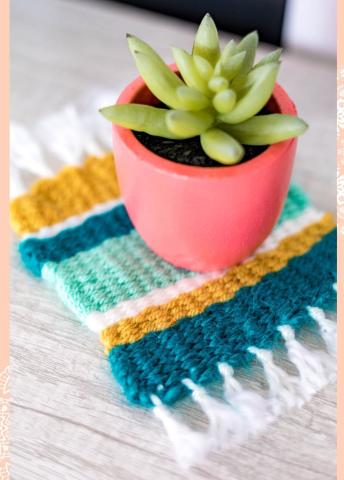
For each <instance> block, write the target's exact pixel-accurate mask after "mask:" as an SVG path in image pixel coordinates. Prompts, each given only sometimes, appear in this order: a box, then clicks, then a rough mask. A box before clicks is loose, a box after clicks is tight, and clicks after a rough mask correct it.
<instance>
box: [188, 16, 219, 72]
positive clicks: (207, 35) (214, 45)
mask: <svg viewBox="0 0 344 480" xmlns="http://www.w3.org/2000/svg"><path fill="white" fill-rule="evenodd" d="M192 55H200V56H201V57H204V58H205V59H206V60H208V61H209V62H210V63H211V65H215V63H216V61H217V60H218V58H219V56H220V47H219V36H218V33H217V28H216V25H215V23H214V20H213V19H212V18H211V16H210V15H209V13H207V14H206V15H205V16H204V17H203V20H202V21H201V24H200V26H199V27H198V30H197V33H196V37H195V41H194V44H193V49H192Z"/></svg>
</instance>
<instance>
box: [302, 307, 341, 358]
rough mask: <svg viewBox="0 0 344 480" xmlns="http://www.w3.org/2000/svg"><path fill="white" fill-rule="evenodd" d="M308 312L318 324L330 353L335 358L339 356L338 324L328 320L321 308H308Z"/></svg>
mask: <svg viewBox="0 0 344 480" xmlns="http://www.w3.org/2000/svg"><path fill="white" fill-rule="evenodd" d="M308 312H309V314H310V315H311V317H312V318H314V320H315V321H316V322H317V324H318V326H319V330H320V333H321V336H322V338H323V340H324V342H325V343H326V347H327V350H328V352H329V353H330V354H331V355H333V356H334V357H335V356H336V355H337V328H336V324H335V323H334V322H332V321H331V320H329V319H327V318H326V316H325V312H324V311H323V310H322V309H321V308H317V307H308Z"/></svg>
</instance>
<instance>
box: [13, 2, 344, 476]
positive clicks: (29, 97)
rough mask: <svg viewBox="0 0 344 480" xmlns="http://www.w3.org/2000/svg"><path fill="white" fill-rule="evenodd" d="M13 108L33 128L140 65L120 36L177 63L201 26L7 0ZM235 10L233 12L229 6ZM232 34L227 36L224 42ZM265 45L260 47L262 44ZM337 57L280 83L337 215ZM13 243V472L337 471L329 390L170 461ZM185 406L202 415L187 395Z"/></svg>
mask: <svg viewBox="0 0 344 480" xmlns="http://www.w3.org/2000/svg"><path fill="white" fill-rule="evenodd" d="M11 10H12V12H11V30H12V31H11V37H12V38H11V55H12V61H11V84H12V91H11V109H12V110H11V116H12V119H13V120H16V121H20V122H23V123H24V124H25V125H27V126H30V124H31V123H32V122H34V121H36V120H37V119H39V118H41V117H42V116H44V115H46V114H48V113H51V112H53V111H55V110H56V109H58V108H60V107H62V106H63V105H65V104H66V103H67V102H70V101H73V100H74V99H75V98H77V97H79V96H80V94H82V93H85V92H87V91H88V90H89V89H91V88H94V87H106V88H111V87H112V86H114V89H115V90H118V88H120V87H122V86H123V85H125V84H126V83H127V82H128V81H129V80H131V79H132V78H133V77H134V76H135V75H136V71H135V68H134V65H133V62H132V59H131V58H130V56H129V55H128V52H127V47H126V42H125V33H126V32H127V31H128V32H132V33H135V34H137V35H139V36H141V37H143V38H145V39H146V40H148V41H150V42H151V43H152V44H154V45H155V46H156V47H157V49H158V50H159V52H160V53H161V54H162V55H163V56H164V57H165V58H166V59H171V56H170V53H169V50H168V46H169V45H178V46H185V47H188V46H191V42H192V37H193V34H194V26H193V25H191V24H189V23H186V22H182V21H178V20H175V19H171V18H168V17H163V16H160V15H157V14H153V13H148V12H144V11H142V10H137V9H135V8H131V7H126V6H123V5H120V4H118V5H117V4H111V3H102V2H86V1H84V2H82V1H71V0H68V1H67V0H59V1H58V0H30V1H27V0H12V2H11ZM228 14H230V12H229V13H228ZM227 38H228V35H225V34H224V35H223V40H226V39H227ZM263 50H265V49H264V48H263ZM335 81H336V76H335V65H334V64H333V63H331V62H327V61H321V60H318V59H316V58H308V57H306V56H303V55H302V54H301V53H298V52H290V53H285V55H284V62H283V66H282V71H281V75H280V82H281V83H282V84H283V85H284V86H285V87H286V89H287V91H288V92H289V93H290V95H291V96H292V98H293V99H294V100H295V102H296V104H297V105H298V108H299V111H300V115H301V116H302V117H303V118H305V119H306V120H307V121H308V122H309V124H310V130H309V132H308V133H307V135H306V136H305V137H303V138H302V140H301V141H300V145H299V150H298V155H297V162H296V166H295V172H294V179H295V180H296V181H297V182H298V183H299V184H301V185H302V186H304V187H305V188H306V189H307V191H308V192H309V193H310V195H311V198H312V200H313V201H314V203H315V204H316V205H317V206H318V207H320V208H323V209H328V210H331V211H335V109H336V98H335V96H336V88H335ZM16 241H17V239H16V238H14V239H13V250H12V277H11V282H12V288H11V290H12V295H11V297H12V299H11V303H12V307H11V345H12V347H11V354H12V363H11V369H12V375H11V393H12V476H11V478H12V480H58V479H68V480H110V479H118V480H141V479H142V480H151V479H153V478H159V479H162V480H172V479H184V478H188V479H190V480H194V479H195V480H196V479H214V480H215V479H219V480H253V479H255V480H276V479H279V480H290V479H295V480H331V479H334V478H335V400H336V396H335V388H334V387H328V388H326V389H325V390H324V391H322V392H321V393H320V394H318V395H317V396H316V397H315V398H314V399H313V401H311V402H310V403H309V404H308V405H307V406H305V407H304V408H303V409H301V410H297V411H293V412H291V413H290V414H289V415H287V416H284V417H283V418H281V419H279V420H278V421H277V422H276V423H275V424H273V425H272V426H271V427H270V428H269V429H268V430H267V431H266V432H265V434H264V435H263V436H262V437H260V438H259V439H257V440H254V441H251V442H249V443H248V444H247V445H246V446H244V447H240V448H238V449H236V450H233V451H231V450H229V451H225V452H223V453H221V454H213V455H212V456H211V458H210V459H209V460H208V461H207V462H206V463H205V464H204V465H203V466H201V467H198V468H194V469H193V470H192V471H191V472H190V473H189V474H185V473H183V472H181V471H180V470H179V469H178V467H177V466H176V465H175V463H174V461H173V457H172V454H171V452H170V446H169V443H168V441H167V439H166V436H165V434H164V433H163V431H162V427H161V426H160V424H159V423H157V421H155V420H154V418H152V416H151V413H150V412H147V411H144V410H141V409H137V408H132V407H130V406H128V405H127V403H126V401H125V399H124V397H123V396H122V394H121V393H120V391H119V389H118V388H117V386H116V385H115V384H114V382H113V380H112V378H111V375H110V372H109V366H108V363H107V360H106V358H105V357H104V355H103V351H102V348H101V346H100V344H99V342H98V339H97V338H96V337H95V336H94V335H93V334H92V333H91V332H89V331H87V330H86V329H85V328H84V327H82V326H81V325H79V324H78V323H77V321H76V320H75V319H74V317H73V315H72V314H71V313H70V312H69V311H68V310H67V309H66V308H65V307H64V306H63V305H62V304H61V303H60V301H59V300H58V299H57V297H56V295H55V292H54V291H52V290H51V289H50V288H49V287H48V286H47V285H45V284H44V283H43V282H41V281H38V280H36V279H34V278H32V277H30V276H29V275H28V274H27V272H25V271H24V270H23V268H22V266H21V265H20V264H19V259H18V255H17V252H16ZM183 412H184V414H186V415H187V416H188V417H189V418H190V419H191V421H192V422H195V424H197V425H202V424H204V419H203V418H202V417H201V415H200V414H199V412H197V410H196V409H193V408H192V407H191V406H190V405H185V406H184V407H183Z"/></svg>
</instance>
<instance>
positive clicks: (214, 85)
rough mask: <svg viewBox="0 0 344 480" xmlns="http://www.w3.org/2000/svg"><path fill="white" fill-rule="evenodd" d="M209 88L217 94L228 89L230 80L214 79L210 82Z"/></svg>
mask: <svg viewBox="0 0 344 480" xmlns="http://www.w3.org/2000/svg"><path fill="white" fill-rule="evenodd" d="M208 87H209V88H210V90H212V91H213V92H215V93H217V92H221V90H225V89H226V88H228V80H227V79H226V78H225V77H221V76H217V77H212V78H211V79H210V80H209V82H208Z"/></svg>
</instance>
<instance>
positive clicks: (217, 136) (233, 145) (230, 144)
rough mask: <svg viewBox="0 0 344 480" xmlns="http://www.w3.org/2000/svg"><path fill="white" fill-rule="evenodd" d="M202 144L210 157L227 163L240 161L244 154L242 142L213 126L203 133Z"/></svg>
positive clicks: (231, 163)
mask: <svg viewBox="0 0 344 480" xmlns="http://www.w3.org/2000/svg"><path fill="white" fill-rule="evenodd" d="M201 145H202V148H203V150H204V151H205V153H206V154H207V155H208V156H209V157H210V158H212V159H213V160H216V161H217V162H220V163H223V164H225V165H233V164H235V163H238V162H240V160H241V159H242V157H243V156H244V149H243V147H242V146H241V145H240V143H239V142H237V140H235V138H233V137H232V136H231V135H229V134H228V133H226V132H224V131H223V130H220V129H219V128H211V129H209V130H207V131H206V132H204V133H202V134H201Z"/></svg>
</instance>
